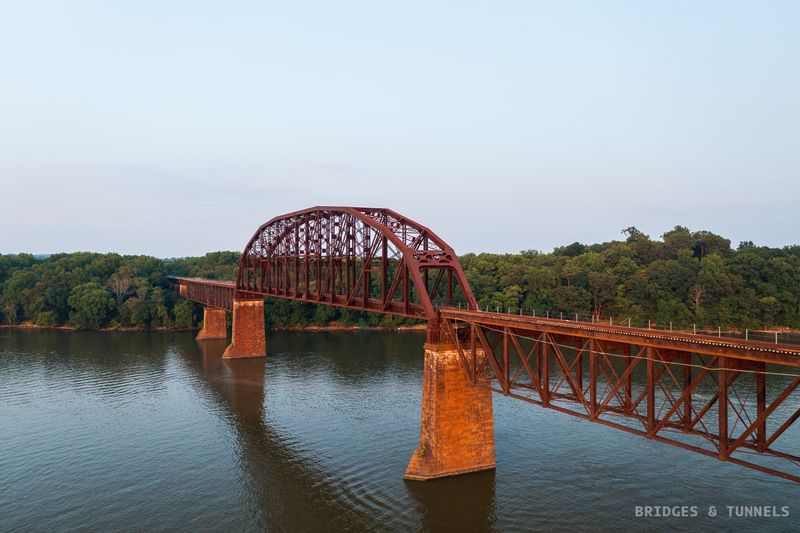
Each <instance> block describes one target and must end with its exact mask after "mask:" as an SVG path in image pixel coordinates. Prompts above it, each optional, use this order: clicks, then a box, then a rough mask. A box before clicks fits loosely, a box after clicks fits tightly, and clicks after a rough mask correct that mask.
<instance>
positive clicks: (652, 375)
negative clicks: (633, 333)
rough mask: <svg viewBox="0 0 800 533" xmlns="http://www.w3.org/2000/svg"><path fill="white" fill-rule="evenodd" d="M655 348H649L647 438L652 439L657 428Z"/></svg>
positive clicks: (646, 351)
mask: <svg viewBox="0 0 800 533" xmlns="http://www.w3.org/2000/svg"><path fill="white" fill-rule="evenodd" d="M653 352H654V350H653V348H651V347H650V346H648V347H647V350H645V353H646V354H647V355H646V357H647V361H646V363H647V367H646V368H647V436H648V437H650V438H652V437H653V436H654V431H655V428H656V362H655V360H654V358H653Z"/></svg>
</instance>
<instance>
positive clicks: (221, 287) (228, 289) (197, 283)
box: [169, 277, 236, 311]
mask: <svg viewBox="0 0 800 533" xmlns="http://www.w3.org/2000/svg"><path fill="white" fill-rule="evenodd" d="M169 279H170V281H172V282H173V283H175V284H177V285H182V286H185V287H186V298H188V299H189V300H192V301H195V302H198V303H201V304H203V305H205V306H207V307H213V308H217V309H227V310H228V311H232V310H233V298H234V294H235V292H236V284H235V283H233V282H232V281H218V280H212V279H203V278H181V277H170V278H169Z"/></svg>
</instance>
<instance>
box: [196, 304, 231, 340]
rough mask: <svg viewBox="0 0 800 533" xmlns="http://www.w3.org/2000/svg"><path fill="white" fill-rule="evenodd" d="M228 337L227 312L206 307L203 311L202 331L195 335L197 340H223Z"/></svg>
mask: <svg viewBox="0 0 800 533" xmlns="http://www.w3.org/2000/svg"><path fill="white" fill-rule="evenodd" d="M227 336H228V320H227V311H225V309H216V308H214V307H206V308H205V309H203V329H201V330H200V333H198V334H197V340H200V341H202V340H206V339H224V338H227Z"/></svg>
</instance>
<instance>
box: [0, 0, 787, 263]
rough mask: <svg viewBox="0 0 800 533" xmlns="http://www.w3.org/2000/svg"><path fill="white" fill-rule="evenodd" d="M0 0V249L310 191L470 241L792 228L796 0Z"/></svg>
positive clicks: (245, 235) (264, 214)
mask: <svg viewBox="0 0 800 533" xmlns="http://www.w3.org/2000/svg"><path fill="white" fill-rule="evenodd" d="M0 9H1V10H2V11H0V69H1V70H0V253H12V252H19V251H28V252H33V253H46V252H60V251H76V250H92V251H118V252H122V253H147V254H154V255H158V256H183V255H195V254H202V253H205V252H206V251H212V250H219V249H234V250H240V249H242V248H243V247H244V244H245V243H246V241H247V240H248V239H249V237H250V236H251V234H252V233H253V232H254V231H255V229H256V227H257V226H258V225H259V224H261V223H263V222H264V221H265V220H267V219H269V218H271V217H273V216H275V215H278V214H281V213H285V212H289V211H293V210H296V209H301V208H304V207H310V206H313V205H320V204H321V205H366V206H378V207H391V208H393V209H395V210H396V211H399V212H401V213H403V214H406V215H408V216H410V217H411V218H414V219H416V220H418V221H419V222H421V223H423V224H425V225H428V226H430V227H431V228H433V229H434V230H435V231H437V232H438V233H439V235H441V236H442V237H443V238H444V239H445V240H447V241H449V242H450V244H451V245H453V247H454V248H455V249H456V251H458V252H467V251H518V250H521V249H528V248H535V249H540V250H550V249H552V247H553V246H555V245H560V244H567V243H570V242H573V241H576V240H577V241H582V242H599V241H606V240H611V239H618V238H622V236H621V234H620V230H621V229H622V228H625V227H627V226H631V225H635V226H637V227H639V228H640V229H641V230H643V231H645V232H646V233H649V234H651V236H653V237H656V236H659V235H661V233H663V232H664V231H666V230H668V229H670V228H671V227H673V226H675V225H676V224H681V225H685V226H688V227H690V228H691V229H693V230H697V229H708V230H711V231H714V232H717V233H721V234H723V235H725V236H727V237H729V238H731V239H732V240H733V241H734V245H736V244H737V243H738V242H739V241H740V240H753V241H755V242H756V243H759V244H766V245H772V246H783V245H785V244H794V243H800V209H798V201H800V30H798V28H800V2H794V1H791V2H777V1H769V2H756V1H753V2H741V3H740V2H729V1H725V2H699V1H696V0H693V1H687V2H645V1H635V2H599V1H590V2H556V1H552V2H533V1H520V2H511V1H508V2H506V1H493V2H489V1H486V2H463V1H460V2H431V1H426V2H413V1H408V0H406V1H402V2H377V1H364V2H344V1H341V2H340V1H327V2H302V1H293V2H283V3H272V2H233V1H226V2H221V1H220V2H200V1H192V2H188V1H187V2H180V1H141V0H140V1H135V2H108V1H105V0H104V1H97V2H88V1H70V2H64V1H54V2H40V1H34V0H25V1H11V0H0Z"/></svg>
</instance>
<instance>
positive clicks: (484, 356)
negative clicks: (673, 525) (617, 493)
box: [440, 309, 800, 482]
mask: <svg viewBox="0 0 800 533" xmlns="http://www.w3.org/2000/svg"><path fill="white" fill-rule="evenodd" d="M440 313H441V317H442V319H441V327H442V331H443V333H442V336H443V338H444V339H445V340H447V341H449V342H452V343H453V344H454V345H455V346H456V349H457V351H458V353H459V357H460V360H461V363H462V366H463V368H464V371H465V372H466V374H467V376H468V377H469V379H470V380H471V382H472V383H473V384H476V385H480V386H484V387H489V388H491V389H492V390H493V391H495V392H498V393H500V394H504V395H506V396H511V397H514V398H518V399H521V400H525V401H528V402H531V403H534V404H536V405H539V406H542V407H545V408H549V409H554V410H556V411H559V412H562V413H565V414H569V415H572V416H576V417H579V418H582V419H585V420H588V421H591V422H595V423H598V424H602V425H606V426H609V427H613V428H616V429H621V430H623V431H627V432H629V433H633V434H635V435H639V436H643V437H646V438H648V439H653V440H657V441H659V442H663V443H667V444H671V445H673V446H678V447H681V448H684V449H687V450H691V451H694V452H697V453H701V454H704V455H708V456H711V457H715V458H717V459H719V460H722V461H728V462H732V463H736V464H739V465H742V466H746V467H748V468H753V469H756V470H759V471H761V472H765V473H767V474H771V475H775V476H779V477H782V478H785V479H789V480H792V481H795V482H800V468H798V466H799V465H800V457H798V456H796V455H793V454H792V453H788V452H787V451H782V450H780V449H778V448H776V447H775V443H776V441H778V439H779V437H781V436H782V435H785V433H786V431H787V429H789V428H790V427H791V426H792V425H793V424H794V423H795V421H796V420H797V419H798V418H800V408H797V405H796V402H792V401H789V400H790V398H791V396H792V394H793V393H794V392H795V391H796V389H797V388H798V386H800V372H798V371H797V366H799V365H798V361H797V359H796V357H797V348H796V347H794V346H789V347H786V346H778V347H777V348H776V347H775V346H774V345H769V344H767V345H766V346H760V344H763V343H754V342H744V341H742V342H739V341H734V340H732V339H731V340H720V339H717V338H713V341H714V342H711V340H709V339H702V338H701V339H686V338H685V337H686V335H680V334H666V335H665V334H663V333H662V332H658V333H655V332H649V333H648V331H649V330H643V331H639V332H629V333H631V334H630V335H621V334H620V332H619V331H617V330H616V328H614V329H609V328H607V327H605V326H601V327H599V328H595V327H593V325H592V324H574V323H570V324H564V323H563V322H566V321H560V320H536V319H529V318H528V317H522V318H520V317H513V316H508V315H505V316H504V315H499V314H494V313H484V312H471V311H467V312H462V311H458V310H452V309H442V310H441V311H440ZM622 329H627V328H622ZM633 333H636V334H633ZM687 347H689V348H688V349H687ZM759 354H761V358H760V359H759ZM737 356H741V357H737ZM768 365H769V366H768Z"/></svg>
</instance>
